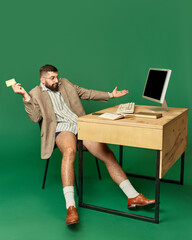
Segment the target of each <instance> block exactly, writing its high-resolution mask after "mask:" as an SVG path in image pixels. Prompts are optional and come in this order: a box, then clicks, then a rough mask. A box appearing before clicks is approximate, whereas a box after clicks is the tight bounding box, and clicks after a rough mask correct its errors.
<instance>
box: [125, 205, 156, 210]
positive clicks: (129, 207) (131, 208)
mask: <svg viewBox="0 0 192 240" xmlns="http://www.w3.org/2000/svg"><path fill="white" fill-rule="evenodd" d="M154 207H155V203H149V204H145V205H139V204H133V205H130V206H128V209H130V210H136V209H139V208H144V209H150V208H154Z"/></svg>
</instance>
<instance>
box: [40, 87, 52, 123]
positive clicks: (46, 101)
mask: <svg viewBox="0 0 192 240" xmlns="http://www.w3.org/2000/svg"><path fill="white" fill-rule="evenodd" d="M39 88H40V91H41V97H42V102H43V103H44V108H45V112H46V115H47V116H49V118H50V119H52V118H53V116H54V118H56V117H55V113H54V109H53V104H52V102H51V99H50V97H49V94H48V92H47V91H43V90H42V87H41V85H39Z"/></svg>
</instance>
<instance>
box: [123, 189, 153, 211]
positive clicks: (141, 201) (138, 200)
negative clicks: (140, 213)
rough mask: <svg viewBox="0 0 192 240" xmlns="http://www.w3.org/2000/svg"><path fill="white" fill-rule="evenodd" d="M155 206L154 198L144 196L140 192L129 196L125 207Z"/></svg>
mask: <svg viewBox="0 0 192 240" xmlns="http://www.w3.org/2000/svg"><path fill="white" fill-rule="evenodd" d="M154 206H155V200H150V199H147V198H146V197H144V196H143V195H142V194H141V193H140V194H139V195H138V196H137V197H135V198H129V199H128V201H127V207H128V208H129V209H132V210H133V209H136V208H140V207H143V208H153V207H154Z"/></svg>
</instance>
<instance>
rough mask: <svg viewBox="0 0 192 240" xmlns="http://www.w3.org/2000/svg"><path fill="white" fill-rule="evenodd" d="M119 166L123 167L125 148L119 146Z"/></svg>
mask: <svg viewBox="0 0 192 240" xmlns="http://www.w3.org/2000/svg"><path fill="white" fill-rule="evenodd" d="M119 165H120V166H121V167H122V165H123V146H122V145H119Z"/></svg>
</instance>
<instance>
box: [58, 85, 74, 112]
mask: <svg viewBox="0 0 192 240" xmlns="http://www.w3.org/2000/svg"><path fill="white" fill-rule="evenodd" d="M59 91H60V93H61V95H62V97H63V99H64V101H65V103H66V104H67V106H68V107H71V106H70V102H69V98H68V95H67V91H66V90H65V86H64V84H63V82H61V84H60V86H59Z"/></svg>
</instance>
